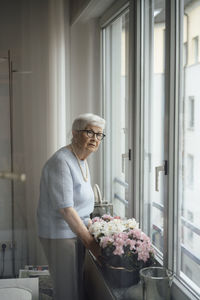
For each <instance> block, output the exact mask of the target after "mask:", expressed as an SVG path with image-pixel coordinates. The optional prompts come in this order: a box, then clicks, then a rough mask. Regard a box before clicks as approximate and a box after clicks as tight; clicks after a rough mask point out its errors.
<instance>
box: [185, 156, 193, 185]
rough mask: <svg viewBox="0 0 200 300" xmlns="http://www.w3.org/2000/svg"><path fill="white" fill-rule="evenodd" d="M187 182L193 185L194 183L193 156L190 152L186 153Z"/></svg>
mask: <svg viewBox="0 0 200 300" xmlns="http://www.w3.org/2000/svg"><path fill="white" fill-rule="evenodd" d="M186 172H187V184H188V186H189V187H193V183H194V157H193V155H191V154H188V155H187V170H186Z"/></svg>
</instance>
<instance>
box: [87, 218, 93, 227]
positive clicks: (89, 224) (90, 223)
mask: <svg viewBox="0 0 200 300" xmlns="http://www.w3.org/2000/svg"><path fill="white" fill-rule="evenodd" d="M91 225H92V220H91V219H89V221H88V224H87V228H88V229H89V228H90V226H91Z"/></svg>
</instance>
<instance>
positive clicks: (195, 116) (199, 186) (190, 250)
mask: <svg viewBox="0 0 200 300" xmlns="http://www.w3.org/2000/svg"><path fill="white" fill-rule="evenodd" d="M184 3H185V5H184V19H183V45H182V47H183V48H182V51H183V62H182V63H183V67H182V68H183V69H182V71H183V85H182V86H183V91H182V94H183V97H182V98H181V100H180V103H179V107H180V110H179V189H178V191H179V197H178V199H179V207H180V215H179V216H180V217H179V224H180V226H181V228H180V230H179V234H180V236H179V239H178V240H179V241H180V242H179V253H178V254H179V255H178V257H179V270H178V272H179V275H180V276H181V277H182V278H183V279H184V280H186V282H187V283H189V284H190V285H191V286H192V287H193V288H194V289H196V291H197V293H200V281H199V278H200V197H199V195H200V168H199V166H200V122H199V120H200V118H199V116H200V85H199V78H200V64H199V63H198V62H199V46H198V43H199V35H200V3H199V1H188V0H187V1H186V0H185V1H184ZM186 47H187V50H186ZM185 53H187V61H186V58H185V57H186V54H185Z"/></svg>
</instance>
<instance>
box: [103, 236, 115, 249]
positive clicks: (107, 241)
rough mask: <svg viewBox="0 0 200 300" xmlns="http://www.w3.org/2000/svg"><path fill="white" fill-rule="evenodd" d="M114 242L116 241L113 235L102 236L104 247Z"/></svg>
mask: <svg viewBox="0 0 200 300" xmlns="http://www.w3.org/2000/svg"><path fill="white" fill-rule="evenodd" d="M113 242H114V240H113V239H112V238H111V237H109V236H104V237H102V238H101V242H100V246H101V247H102V248H105V247H106V246H108V244H112V243H113Z"/></svg>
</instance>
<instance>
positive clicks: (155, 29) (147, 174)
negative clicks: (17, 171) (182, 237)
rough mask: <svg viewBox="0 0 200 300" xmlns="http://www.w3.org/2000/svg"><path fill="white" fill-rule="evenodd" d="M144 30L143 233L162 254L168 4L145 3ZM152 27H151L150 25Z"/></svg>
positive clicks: (158, 2)
mask: <svg viewBox="0 0 200 300" xmlns="http://www.w3.org/2000/svg"><path fill="white" fill-rule="evenodd" d="M145 14H146V18H145V22H146V24H145V30H144V45H143V49H144V57H143V66H144V67H143V70H144V87H143V90H144V121H143V122H144V125H143V127H144V132H143V134H144V166H143V174H144V177H143V195H144V196H143V197H144V215H146V216H148V218H147V219H146V220H145V221H144V224H143V228H144V231H145V232H146V233H147V234H149V235H150V236H151V238H152V241H153V244H154V245H155V247H156V248H157V249H158V250H159V251H160V252H161V253H162V252H163V229H164V228H163V226H164V225H163V213H164V181H163V180H164V176H163V172H161V173H160V174H159V183H158V184H159V192H156V191H155V167H158V166H160V165H163V161H164V114H165V111H164V110H165V87H164V81H165V1H164V0H163V1H145ZM151 22H152V23H151ZM150 23H151V26H149V24H150Z"/></svg>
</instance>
